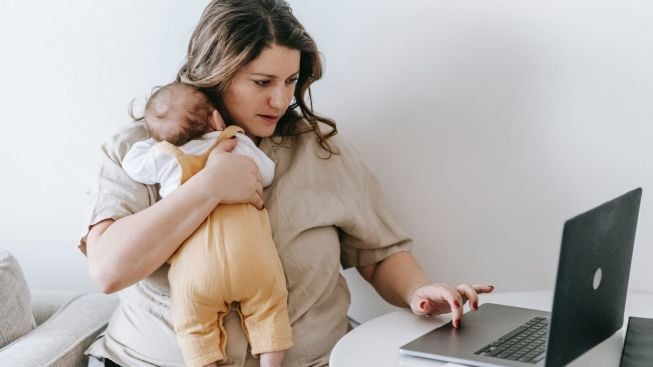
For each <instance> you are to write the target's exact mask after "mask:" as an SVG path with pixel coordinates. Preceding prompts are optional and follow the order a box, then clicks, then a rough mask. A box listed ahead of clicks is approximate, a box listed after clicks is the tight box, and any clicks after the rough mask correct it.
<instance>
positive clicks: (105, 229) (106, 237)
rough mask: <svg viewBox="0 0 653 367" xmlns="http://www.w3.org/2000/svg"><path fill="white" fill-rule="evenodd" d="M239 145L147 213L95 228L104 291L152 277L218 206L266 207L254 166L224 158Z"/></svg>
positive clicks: (225, 148)
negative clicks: (243, 204)
mask: <svg viewBox="0 0 653 367" xmlns="http://www.w3.org/2000/svg"><path fill="white" fill-rule="evenodd" d="M235 144H236V142H235V139H233V140H225V141H223V142H221V143H220V144H219V145H218V147H217V148H216V149H215V150H214V151H213V152H212V153H211V155H210V156H209V159H208V161H207V164H206V166H205V168H204V169H203V170H201V171H200V172H198V173H197V174H196V175H195V176H193V177H192V178H191V179H189V180H188V181H187V182H186V183H184V184H183V185H181V186H180V187H179V188H178V189H177V190H175V191H174V192H173V193H171V194H170V195H168V196H167V197H166V198H164V199H162V200H160V201H159V202H157V203H155V204H154V205H152V206H150V207H149V208H146V209H144V210H142V211H140V212H138V213H135V214H132V215H129V216H126V217H124V218H120V219H118V220H115V221H114V220H113V219H107V220H104V221H101V222H99V223H97V224H96V225H94V226H93V227H92V228H91V230H90V231H89V234H88V239H87V248H86V254H87V257H88V263H89V272H90V274H91V277H92V278H93V280H94V281H95V283H96V284H97V285H98V287H100V289H101V290H102V291H103V292H105V293H113V292H116V291H118V290H121V289H123V288H125V287H127V286H129V285H131V284H134V283H135V282H137V281H139V280H141V279H143V278H145V277H147V276H148V275H150V274H151V273H153V272H154V271H155V270H156V269H158V268H159V267H160V266H161V265H163V263H165V261H166V260H167V259H168V258H170V256H172V254H173V253H174V252H175V251H176V250H177V248H178V247H179V245H181V243H183V241H184V240H185V239H186V238H188V236H190V235H191V234H192V233H193V231H194V230H195V229H196V228H197V227H198V226H199V225H200V224H201V223H202V222H203V221H204V219H206V217H207V216H208V215H209V214H210V213H211V211H212V210H213V209H214V208H215V207H216V206H217V205H218V204H219V203H234V202H250V203H252V204H254V205H256V206H257V207H259V208H262V207H263V200H262V199H261V197H262V196H261V195H262V190H263V189H262V186H261V183H260V176H259V174H258V170H257V169H256V165H255V164H254V163H253V162H252V161H251V160H250V159H249V158H246V157H243V156H239V155H235V154H229V153H226V152H229V151H231V150H232V149H233V148H234V146H235Z"/></svg>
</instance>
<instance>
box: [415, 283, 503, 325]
mask: <svg viewBox="0 0 653 367" xmlns="http://www.w3.org/2000/svg"><path fill="white" fill-rule="evenodd" d="M492 290H494V287H493V286H491V285H483V284H476V285H469V284H460V285H458V286H457V287H455V288H452V287H451V286H450V285H449V284H447V283H433V284H427V285H423V286H420V287H417V288H415V289H413V291H412V292H411V293H410V298H409V304H410V308H411V310H412V311H413V313H415V314H417V315H439V314H444V313H449V312H451V321H452V324H453V327H455V328H459V327H460V322H461V320H462V317H463V305H464V304H465V302H467V301H469V303H470V308H471V309H472V310H474V311H475V310H477V309H478V295H479V294H481V293H490V292H492Z"/></svg>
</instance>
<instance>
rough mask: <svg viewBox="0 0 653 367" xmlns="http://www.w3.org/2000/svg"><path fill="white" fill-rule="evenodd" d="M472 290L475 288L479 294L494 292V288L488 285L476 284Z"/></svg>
mask: <svg viewBox="0 0 653 367" xmlns="http://www.w3.org/2000/svg"><path fill="white" fill-rule="evenodd" d="M472 288H474V290H475V291H476V293H478V294H483V293H491V292H492V291H493V290H494V286H492V285H487V284H474V285H473V286H472Z"/></svg>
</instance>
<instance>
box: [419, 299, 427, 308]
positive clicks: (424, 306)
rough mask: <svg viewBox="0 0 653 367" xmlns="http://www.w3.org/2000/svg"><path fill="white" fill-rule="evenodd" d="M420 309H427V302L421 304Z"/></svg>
mask: <svg viewBox="0 0 653 367" xmlns="http://www.w3.org/2000/svg"><path fill="white" fill-rule="evenodd" d="M419 308H420V309H422V310H423V309H425V308H426V301H422V303H420V304H419Z"/></svg>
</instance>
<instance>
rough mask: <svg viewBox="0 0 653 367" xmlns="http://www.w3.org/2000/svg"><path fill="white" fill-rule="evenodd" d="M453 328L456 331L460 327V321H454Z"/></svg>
mask: <svg viewBox="0 0 653 367" xmlns="http://www.w3.org/2000/svg"><path fill="white" fill-rule="evenodd" d="M453 327H455V328H456V329H458V328H459V327H460V320H456V321H454V322H453Z"/></svg>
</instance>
